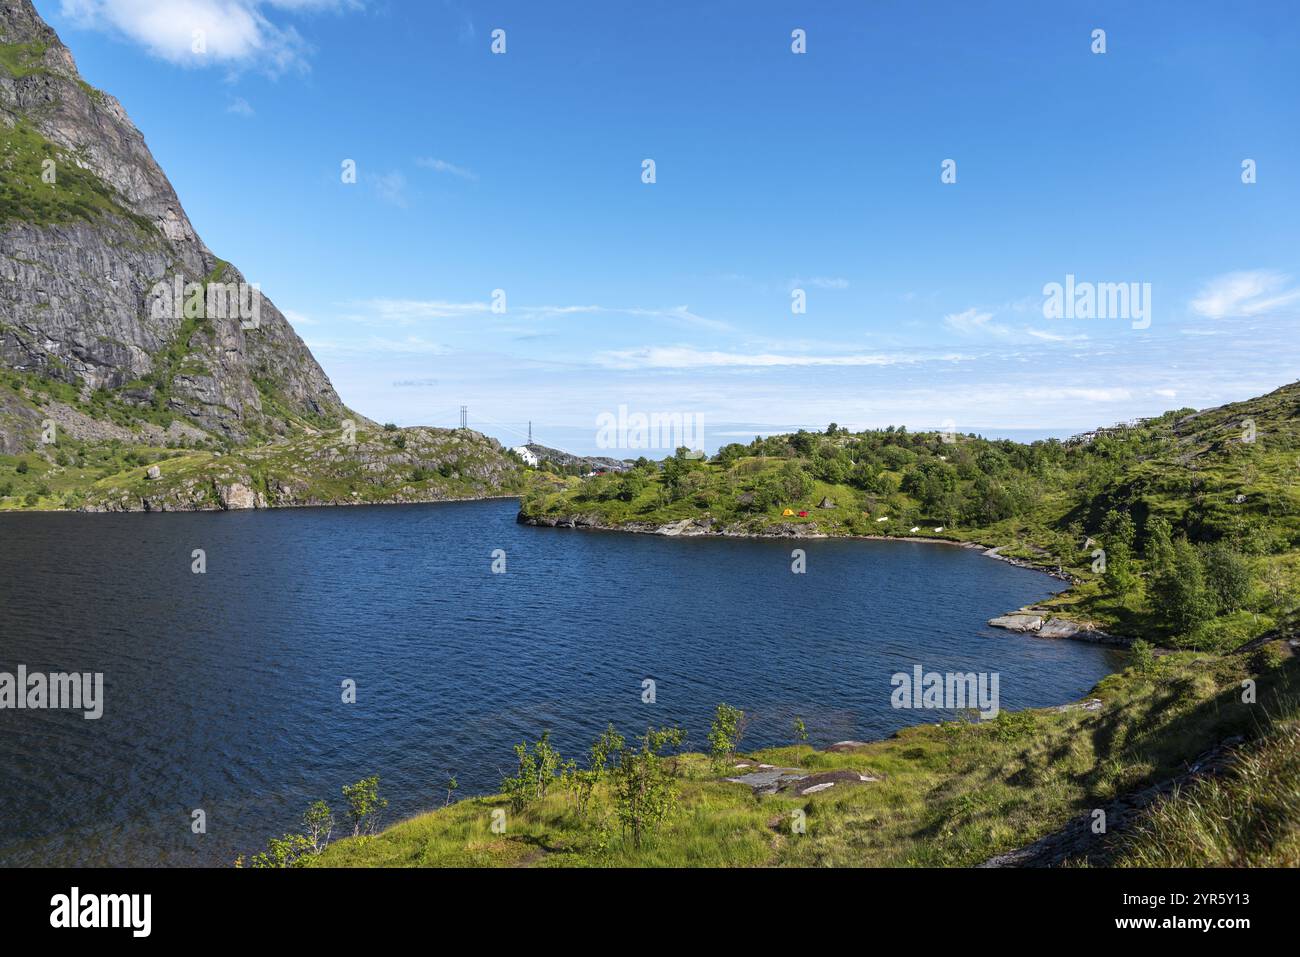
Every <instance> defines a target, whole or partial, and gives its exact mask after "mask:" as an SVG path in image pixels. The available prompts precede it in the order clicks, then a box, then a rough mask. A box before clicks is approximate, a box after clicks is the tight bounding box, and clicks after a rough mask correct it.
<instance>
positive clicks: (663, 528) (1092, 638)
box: [515, 509, 1132, 647]
mask: <svg viewBox="0 0 1300 957" xmlns="http://www.w3.org/2000/svg"><path fill="white" fill-rule="evenodd" d="M515 521H516V522H518V523H520V524H521V525H532V526H535V527H538V528H574V529H585V530H588V531H599V532H627V533H630V534H633V535H663V536H666V537H669V538H701V537H716V538H760V539H761V538H769V539H770V538H789V539H796V540H797V539H825V538H836V539H847V540H855V541H882V542H923V543H926V544H932V545H948V546H951V547H954V548H971V549H976V550H978V551H979V552H980V553H981V554H983V555H984V556H986V557H988V558H993V559H996V560H998V561H1000V562H1006V563H1007V564H1009V565H1015V566H1016V567H1017V568H1027V569H1030V570H1032V571H1036V572H1041V573H1042V574H1045V575H1050V576H1051V577H1053V578H1055V579H1057V580H1058V581H1063V582H1066V583H1067V584H1069V585H1076V584H1078V583H1079V579H1077V578H1075V577H1074V576H1072V575H1069V574H1067V573H1065V572H1063V571H1061V570H1060V568H1059V566H1058V567H1057V568H1056V569H1052V568H1050V567H1044V566H1043V565H1037V564H1035V563H1033V562H1030V561H1027V560H1025V559H1023V558H1013V557H1011V556H1009V555H1003V554H1002V553H1001V551H1000V549H1001V547H1002V546H993V547H989V546H986V545H983V544H981V543H979V542H962V541H956V540H954V539H949V538H925V537H922V536H917V535H828V534H827V533H826V532H823V531H820V530H818V531H807V530H806V529H808V528H809V526H806V525H797V524H794V523H790V522H786V523H783V524H781V525H777V526H775V527H774V529H773V530H771V531H767V532H755V531H752V530H750V529H746V528H744V527H743V526H741V525H739V524H732V525H722V524H721V523H719V522H718V521H717V520H716V519H712V518H683V519H679V520H677V521H675V522H621V523H609V522H605V521H602V520H601V519H600V518H599V517H598V516H596V515H592V514H590V513H577V514H573V515H540V516H538V515H529V514H527V513H526V512H524V511H523V510H522V509H520V511H519V514H518V515H517V516H516V517H515ZM988 624H989V625H990V626H992V627H994V628H1003V629H1006V630H1008V631H1015V632H1020V633H1023V634H1032V635H1034V636H1035V637H1038V638H1047V639H1052V638H1064V639H1068V640H1071V641H1086V642H1089V643H1091V644H1102V645H1113V646H1116V647H1128V646H1129V645H1130V644H1131V643H1132V639H1130V638H1124V637H1121V636H1119V635H1111V634H1108V633H1106V632H1104V631H1101V630H1100V629H1098V628H1097V627H1096V626H1095V625H1094V624H1092V623H1091V622H1078V621H1071V620H1070V619H1068V618H1059V617H1049V616H1047V615H1046V614H1039V613H1036V612H1034V611H1033V610H1032V609H1021V610H1020V611H1018V612H1012V613H1009V614H1006V615H999V616H997V617H995V618H990V619H989V621H988Z"/></svg>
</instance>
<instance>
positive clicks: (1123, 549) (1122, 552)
mask: <svg viewBox="0 0 1300 957" xmlns="http://www.w3.org/2000/svg"><path fill="white" fill-rule="evenodd" d="M1102 579H1103V580H1104V581H1105V583H1106V589H1107V591H1109V592H1110V593H1111V595H1113V596H1114V597H1115V598H1116V599H1118V600H1119V601H1121V602H1122V601H1123V600H1124V599H1125V598H1127V597H1128V596H1129V595H1130V594H1132V593H1133V590H1134V589H1135V588H1136V587H1137V585H1138V576H1137V572H1136V571H1135V570H1134V568H1133V554H1132V552H1130V551H1129V545H1128V543H1127V542H1126V541H1124V539H1123V538H1116V539H1114V540H1113V541H1111V542H1109V544H1108V545H1107V547H1106V571H1105V572H1104V573H1103V574H1102Z"/></svg>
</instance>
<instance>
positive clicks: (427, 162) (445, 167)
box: [415, 156, 478, 183]
mask: <svg viewBox="0 0 1300 957" xmlns="http://www.w3.org/2000/svg"><path fill="white" fill-rule="evenodd" d="M415 165H416V166H419V167H422V168H424V169H431V170H433V171H434V172H435V173H447V174H448V175H450V176H459V177H460V178H461V179H467V180H469V181H470V182H472V183H477V182H478V173H476V172H474V171H473V170H471V169H466V168H465V167H463V166H457V165H456V164H454V163H448V162H447V161H446V160H440V159H436V158H434V157H431V156H421V157H420V158H419V159H417V160H416V161H415Z"/></svg>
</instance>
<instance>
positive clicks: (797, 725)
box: [794, 715, 808, 741]
mask: <svg viewBox="0 0 1300 957" xmlns="http://www.w3.org/2000/svg"><path fill="white" fill-rule="evenodd" d="M794 739H795V740H796V741H807V740H808V726H807V725H805V724H804V723H803V718H801V717H799V716H798V715H795V716H794Z"/></svg>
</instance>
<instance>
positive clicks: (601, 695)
mask: <svg viewBox="0 0 1300 957" xmlns="http://www.w3.org/2000/svg"><path fill="white" fill-rule="evenodd" d="M516 509H517V505H516V503H515V502H513V501H491V502H475V503H457V504H443V505H414V506H383V507H371V508H336V509H304V510H284V511H272V512H234V513H218V514H172V515H166V514H163V515H76V514H69V515H61V514H47V515H40V514H29V515H0V671H7V672H11V673H12V672H14V671H16V669H17V666H18V665H20V664H22V665H26V666H27V667H28V669H29V670H30V671H78V672H82V671H91V672H94V671H99V672H103V673H104V681H105V699H106V700H105V706H104V716H103V717H102V718H101V719H100V720H98V721H87V720H85V719H83V718H82V716H81V714H80V713H70V712H66V711H30V710H24V711H16V710H3V711H0V769H2V770H3V773H2V774H0V864H10V865H12V864H79V863H87V864H89V863H100V864H168V865H177V864H182V865H183V864H212V865H220V864H228V863H229V862H231V861H232V860H233V858H234V857H235V855H236V854H238V853H240V852H248V851H252V850H257V849H258V848H260V847H261V846H262V845H264V843H265V840H266V838H267V837H268V836H271V835H273V834H280V833H283V832H284V831H286V830H289V829H291V828H293V827H294V825H295V824H296V821H297V820H298V818H299V816H300V815H301V813H302V810H303V809H304V808H305V806H306V805H307V804H308V803H310V802H311V801H312V800H314V799H316V798H326V799H329V800H331V801H332V803H334V804H335V805H336V807H337V806H338V805H339V804H340V803H341V802H340V800H339V788H340V786H342V785H344V784H348V783H350V782H352V781H354V780H356V779H358V778H360V777H363V776H366V775H369V774H378V775H380V777H381V779H382V788H383V791H384V792H385V793H386V795H387V796H388V798H389V799H390V800H391V802H392V803H391V806H390V808H389V811H388V814H387V818H386V820H387V821H389V822H391V821H395V820H397V819H399V818H401V817H404V816H407V815H410V814H413V813H415V812H418V811H420V810H423V809H427V808H429V807H433V806H437V805H440V804H441V803H442V799H443V793H442V786H443V784H444V782H445V781H446V779H447V777H448V775H449V774H452V773H454V774H455V775H456V776H457V778H458V779H459V782H460V785H461V791H460V793H461V795H462V796H463V795H465V794H475V793H483V792H487V791H493V790H496V788H497V785H498V784H499V782H500V778H501V773H500V772H501V771H502V770H503V769H506V768H508V767H509V764H510V762H511V760H512V757H513V756H512V753H511V745H512V744H514V743H515V742H517V741H519V740H521V739H522V738H524V737H525V736H527V737H529V738H530V739H532V738H535V737H536V736H537V734H538V733H539V732H540V731H541V730H542V729H543V728H550V729H552V731H553V737H554V738H555V741H556V743H557V744H558V746H559V747H560V749H561V751H563V752H564V753H565V754H566V755H569V754H573V755H574V756H577V755H578V754H579V752H580V751H581V750H583V749H584V748H585V747H586V745H587V744H588V743H589V742H590V740H591V738H592V737H594V736H595V734H596V733H598V731H599V730H600V729H601V728H603V727H604V725H605V723H606V722H607V721H610V720H612V721H614V722H615V724H616V725H618V726H619V727H620V728H621V729H622V730H623V731H624V732H625V733H631V732H635V731H638V730H643V729H644V726H645V725H646V723H647V722H653V723H655V724H666V723H674V722H676V723H680V724H681V725H682V726H683V727H685V728H686V729H687V731H688V734H689V741H688V744H691V745H694V746H695V747H700V748H702V747H704V746H705V744H704V742H705V734H706V732H707V730H708V724H709V718H710V714H711V712H712V709H713V707H714V706H715V705H716V704H717V703H718V702H719V701H727V702H730V703H731V704H734V705H737V706H739V707H742V708H744V709H745V710H746V711H748V712H749V713H750V714H751V715H752V717H753V723H752V725H751V726H750V728H749V730H748V731H747V732H746V744H747V745H751V746H754V747H758V746H763V745H772V744H785V743H789V742H790V740H791V731H790V726H791V720H792V718H793V716H795V715H802V716H803V718H804V719H805V721H806V722H807V725H808V730H809V734H810V737H811V743H813V744H814V745H826V744H830V743H832V742H834V741H838V740H843V739H846V738H871V737H879V736H882V735H886V734H888V733H890V732H892V731H894V730H896V729H898V728H899V727H902V726H904V725H907V724H915V723H918V722H920V721H933V720H936V717H937V716H936V715H935V714H934V713H933V712H928V713H927V712H914V711H913V712H909V711H901V710H899V711H896V710H893V709H891V707H890V701H889V699H890V692H891V690H892V688H891V685H890V676H891V675H892V674H893V673H894V672H896V671H910V670H911V668H912V666H913V664H917V663H919V664H921V665H923V666H924V667H925V668H926V669H933V670H938V671H956V670H960V671H985V672H992V671H996V672H999V673H1000V674H1001V696H1002V706H1003V707H1004V708H1006V707H1010V708H1014V707H1023V706H1037V705H1047V704H1054V703H1058V702H1062V701H1066V700H1070V699H1072V698H1076V697H1078V696H1080V695H1082V694H1084V693H1085V692H1086V691H1087V690H1088V689H1089V688H1090V687H1091V686H1092V685H1093V684H1094V683H1095V682H1096V681H1097V680H1098V679H1099V678H1100V677H1101V676H1102V675H1104V674H1106V673H1108V672H1109V671H1111V670H1114V666H1115V664H1116V661H1115V659H1114V658H1113V653H1111V652H1108V651H1106V650H1104V649H1101V648H1098V647H1094V646H1091V645H1086V644H1081V643H1075V642H1051V641H1043V640H1039V639H1035V638H1028V637H1024V636H1020V635H1014V634H1010V633H1007V632H1001V631H996V630H994V629H990V628H988V627H987V626H986V625H985V620H986V619H987V618H989V617H991V616H992V615H995V614H1000V613H1002V612H1004V611H1007V610H1009V609H1013V608H1016V607H1019V606H1020V605H1022V604H1025V603H1027V602H1031V601H1035V600H1039V599H1042V598H1044V597H1046V596H1047V595H1049V594H1050V593H1052V592H1053V591H1056V590H1058V589H1059V587H1060V586H1059V583H1057V582H1055V581H1054V580H1052V579H1050V578H1048V577H1047V576H1045V575H1041V574H1039V573H1037V572H1031V571H1026V570H1024V569H1019V568H1014V567H1011V566H1009V565H1006V564H1004V563H1002V562H997V561H991V560H989V559H987V558H984V557H982V556H981V555H979V554H978V553H977V552H975V551H972V550H968V549H961V548H951V547H943V546H938V545H925V544H912V543H906V542H861V541H856V542H855V541H806V542H803V543H800V545H799V547H802V548H804V549H805V550H806V552H807V555H808V572H807V574H805V575H794V574H791V572H790V550H791V548H792V547H794V545H793V544H792V543H790V542H788V541H748V540H717V539H707V540H702V539H667V538H659V537H653V536H644V535H618V534H609V533H598V532H575V531H566V530H557V529H537V528H529V527H526V526H521V525H516V524H515V522H514V516H515V511H516ZM196 548H201V549H204V551H205V552H206V555H207V574H206V575H195V574H193V573H192V572H191V570H190V567H191V557H190V556H191V552H192V551H193V550H194V549H196ZM498 548H501V549H504V550H505V551H506V555H507V558H506V561H507V569H508V570H507V572H506V574H504V575H495V574H492V573H491V564H492V551H493V550H494V549H498ZM348 678H351V679H354V680H355V681H356V683H357V689H358V692H357V694H358V700H357V702H356V703H355V704H344V703H343V702H342V701H341V692H340V684H341V682H343V681H344V679H348ZM645 678H653V679H654V680H655V682H656V684H657V701H656V703H655V704H653V705H647V704H643V703H642V701H641V684H642V681H643V679H645ZM195 808H202V809H203V810H204V811H205V812H206V815H207V833H206V834H204V835H194V834H192V833H191V830H190V820H191V817H190V815H191V811H192V810H193V809H195Z"/></svg>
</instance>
